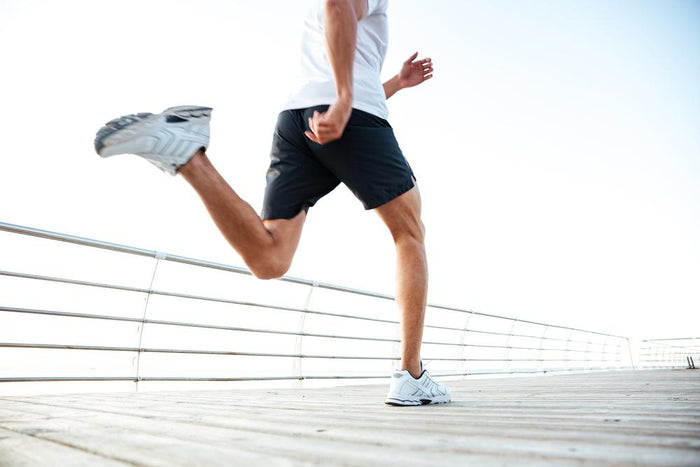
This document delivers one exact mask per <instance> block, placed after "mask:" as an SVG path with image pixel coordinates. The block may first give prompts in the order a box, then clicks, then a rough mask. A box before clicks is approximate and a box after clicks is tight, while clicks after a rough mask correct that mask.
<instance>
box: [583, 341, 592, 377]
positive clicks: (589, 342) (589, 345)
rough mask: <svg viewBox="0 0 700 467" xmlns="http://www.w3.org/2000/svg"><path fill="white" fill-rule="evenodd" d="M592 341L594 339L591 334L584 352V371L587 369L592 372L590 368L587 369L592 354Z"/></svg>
mask: <svg viewBox="0 0 700 467" xmlns="http://www.w3.org/2000/svg"><path fill="white" fill-rule="evenodd" d="M591 339H593V335H592V334H590V333H589V334H588V341H587V342H586V350H584V351H583V353H584V355H585V357H584V359H583V369H584V370H586V369H589V370H590V368H586V365H587V364H588V357H589V353H590V351H589V350H588V349H589V348H590V347H591Z"/></svg>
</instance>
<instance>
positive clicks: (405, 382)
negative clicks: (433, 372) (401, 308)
mask: <svg viewBox="0 0 700 467" xmlns="http://www.w3.org/2000/svg"><path fill="white" fill-rule="evenodd" d="M420 369H421V374H420V377H419V378H414V377H413V376H412V375H411V373H409V372H408V370H401V371H395V372H394V374H393V375H392V377H391V384H390V386H389V394H388V395H387V396H386V401H384V402H385V403H386V404H389V405H426V404H445V403H447V402H450V400H451V397H450V388H449V387H447V386H446V385H444V384H440V383H438V382H437V381H435V380H434V379H433V378H431V377H430V375H429V374H428V371H427V370H424V369H423V362H420Z"/></svg>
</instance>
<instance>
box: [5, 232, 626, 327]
mask: <svg viewBox="0 0 700 467" xmlns="http://www.w3.org/2000/svg"><path fill="white" fill-rule="evenodd" d="M0 230H4V231H7V232H12V233H19V234H24V235H30V236H34V237H39V238H45V239H51V240H56V241H62V242H68V243H74V244H78V245H83V246H89V247H93V248H100V249H106V250H112V251H118V252H122V253H130V254H134V255H139V256H148V257H152V258H158V259H161V260H164V261H171V262H175V263H182V264H188V265H190V266H198V267H203V268H209V269H217V270H221V271H227V272H234V273H237V274H244V275H248V276H250V275H252V274H251V272H250V271H249V270H247V269H245V268H242V267H238V266H233V265H227V264H222V263H216V262H211V261H205V260H200V259H194V258H188V257H185V256H179V255H173V254H170V253H164V252H159V251H156V250H145V249H142V248H134V247H130V246H126V245H120V244H116V243H109V242H103V241H99V240H93V239H89V238H84V237H77V236H73V235H67V234H61V233H57V232H50V231H47V230H41V229H35V228H31V227H24V226H20V225H14V224H8V223H5V222H0ZM275 280H277V281H282V282H290V283H294V284H302V285H307V286H313V287H318V288H321V289H328V290H334V291H336V292H345V293H352V294H357V295H363V296H367V297H374V298H381V299H385V300H391V301H393V300H395V297H393V296H391V295H387V294H382V293H377V292H371V291H365V290H358V289H353V288H349V287H343V286H339V285H334V284H329V283H325V282H318V281H312V280H308V279H300V278H296V277H289V276H283V277H281V278H279V279H275ZM427 306H429V307H432V308H436V309H441V310H446V311H454V312H459V313H469V314H473V315H477V316H483V317H488V318H496V319H507V320H512V319H513V318H509V317H505V316H499V315H494V314H489V313H483V312H477V311H472V310H465V309H462V308H457V307H451V306H445V305H437V304H432V303H428V304H427ZM518 321H519V322H521V323H526V324H533V325H538V326H547V327H549V328H558V329H566V330H573V331H578V332H585V333H589V334H596V335H600V336H608V337H616V338H620V339H626V338H625V337H624V336H617V335H613V334H606V333H601V332H596V331H588V330H583V329H578V328H572V327H567V326H560V325H555V324H547V323H541V322H537V321H530V320H522V319H518Z"/></svg>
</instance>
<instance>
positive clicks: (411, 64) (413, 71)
mask: <svg viewBox="0 0 700 467" xmlns="http://www.w3.org/2000/svg"><path fill="white" fill-rule="evenodd" d="M417 57H418V52H416V53H414V54H413V55H411V56H410V57H408V60H406V61H405V62H403V66H402V67H401V71H400V72H399V86H400V87H401V88H402V89H403V88H410V87H413V86H416V85H417V84H421V83H422V82H423V81H425V80H428V79H430V78H432V77H433V61H432V59H431V58H424V59H422V60H418V61H414V60H415V59H416V58H417Z"/></svg>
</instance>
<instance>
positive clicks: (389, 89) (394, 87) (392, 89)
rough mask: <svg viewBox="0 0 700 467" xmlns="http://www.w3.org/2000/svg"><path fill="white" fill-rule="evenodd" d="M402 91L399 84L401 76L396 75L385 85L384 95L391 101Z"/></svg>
mask: <svg viewBox="0 0 700 467" xmlns="http://www.w3.org/2000/svg"><path fill="white" fill-rule="evenodd" d="M401 89H402V88H401V84H399V75H394V77H393V78H391V79H390V80H389V81H387V82H386V83H384V95H385V96H386V98H387V99H389V98H390V97H391V96H393V95H394V94H396V93H397V92H398V91H400V90H401Z"/></svg>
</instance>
